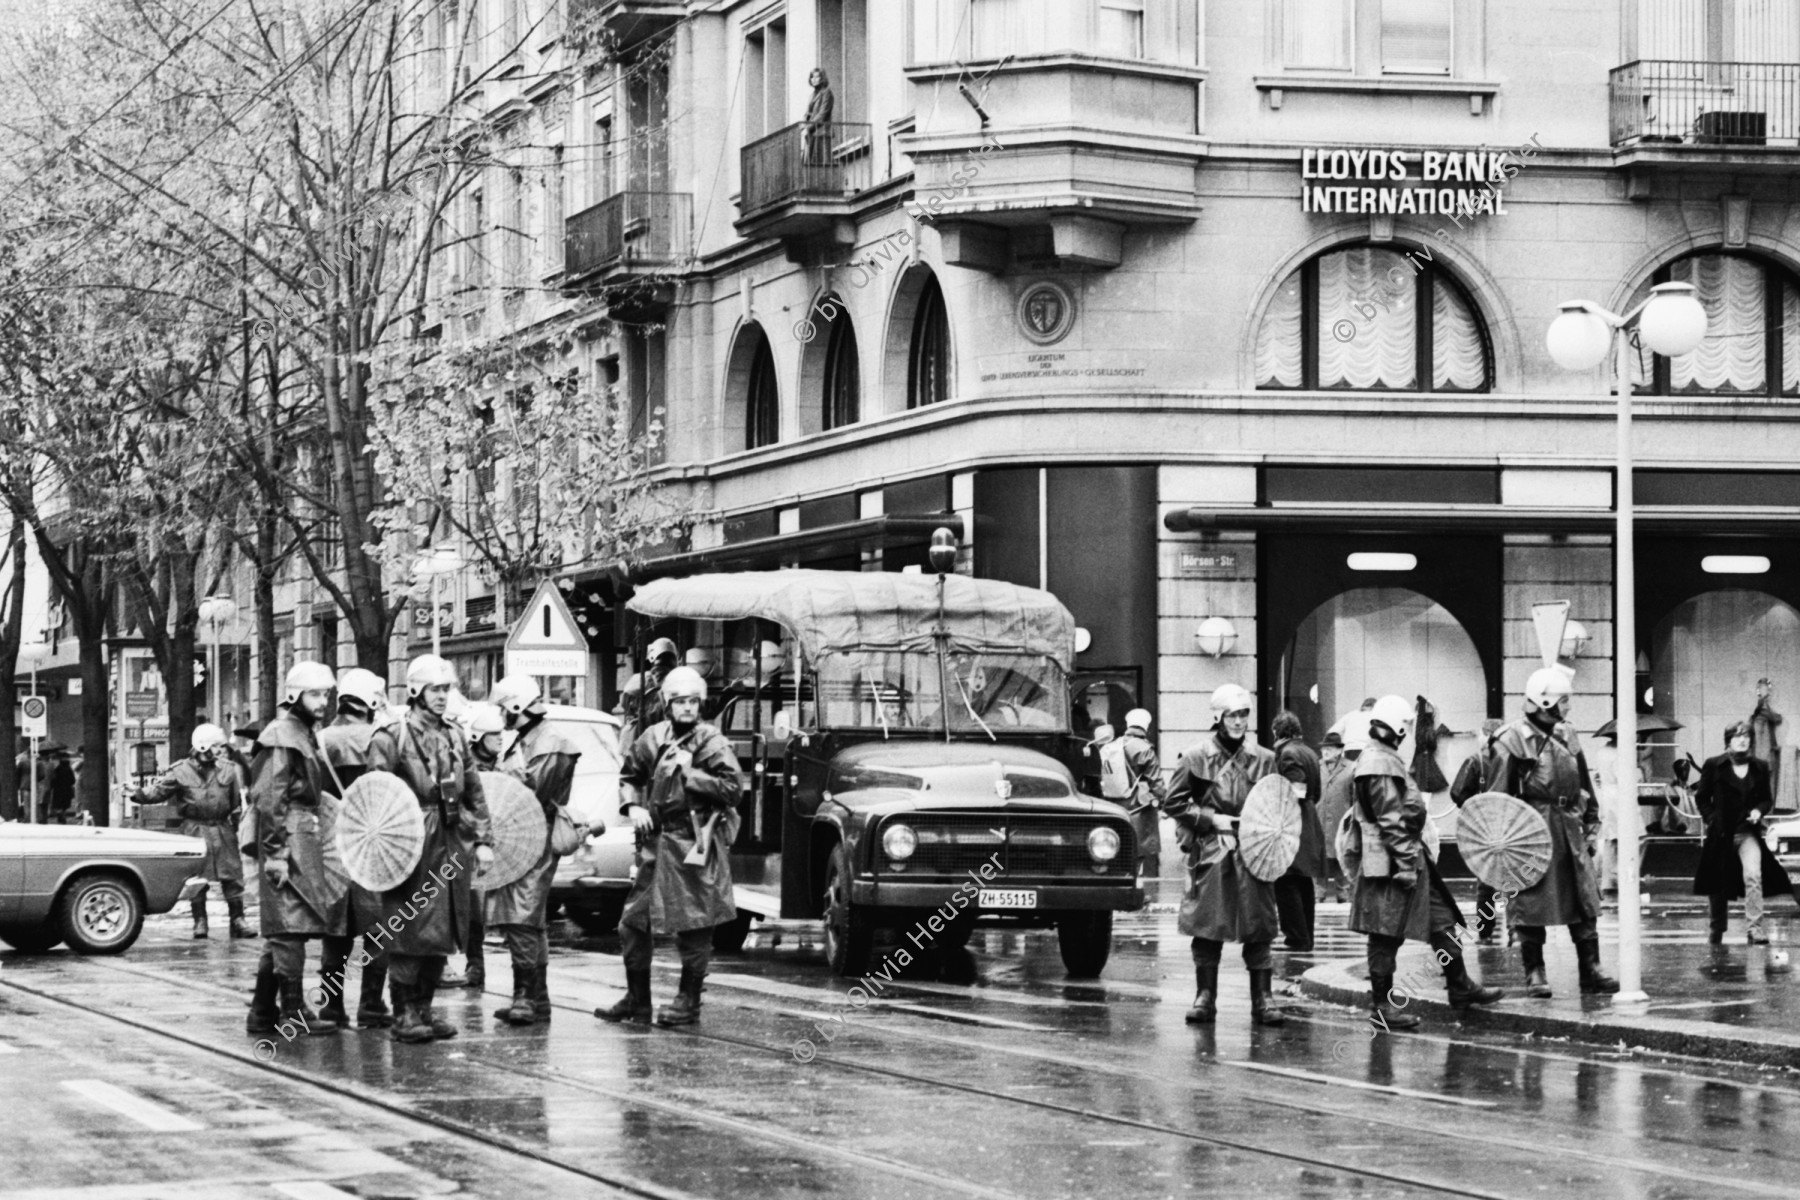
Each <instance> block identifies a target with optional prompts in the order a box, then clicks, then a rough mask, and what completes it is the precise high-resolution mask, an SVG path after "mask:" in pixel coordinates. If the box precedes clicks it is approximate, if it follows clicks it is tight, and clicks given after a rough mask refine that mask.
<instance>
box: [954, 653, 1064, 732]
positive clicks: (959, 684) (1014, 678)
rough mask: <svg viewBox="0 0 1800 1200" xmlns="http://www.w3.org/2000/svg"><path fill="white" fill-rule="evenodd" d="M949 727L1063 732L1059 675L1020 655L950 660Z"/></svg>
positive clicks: (1047, 665)
mask: <svg viewBox="0 0 1800 1200" xmlns="http://www.w3.org/2000/svg"><path fill="white" fill-rule="evenodd" d="M949 668H950V672H949V673H950V689H951V691H952V692H953V693H954V695H953V696H952V697H951V704H950V728H951V729H953V730H956V731H958V732H971V731H972V732H977V733H979V732H982V731H983V729H984V728H991V729H1002V728H1005V729H1019V728H1024V729H1066V728H1067V727H1068V723H1069V714H1068V701H1067V697H1066V689H1065V688H1064V686H1063V682H1062V671H1061V669H1060V668H1058V667H1057V666H1056V665H1055V664H1054V663H1051V662H1049V661H1047V660H1045V659H1042V658H1036V657H1033V656H1030V655H1024V654H960V653H953V654H951V655H950V659H949Z"/></svg>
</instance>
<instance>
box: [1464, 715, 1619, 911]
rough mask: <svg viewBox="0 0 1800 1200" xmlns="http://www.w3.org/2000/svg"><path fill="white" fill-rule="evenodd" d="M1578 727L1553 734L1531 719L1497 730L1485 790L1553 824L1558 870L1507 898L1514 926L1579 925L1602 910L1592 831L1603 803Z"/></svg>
mask: <svg viewBox="0 0 1800 1200" xmlns="http://www.w3.org/2000/svg"><path fill="white" fill-rule="evenodd" d="M1574 737H1575V735H1574V731H1573V730H1571V729H1569V728H1568V726H1566V725H1558V726H1557V728H1556V731H1555V733H1553V734H1552V733H1546V732H1544V731H1543V730H1542V729H1539V728H1538V727H1537V726H1536V725H1534V724H1532V723H1531V721H1529V720H1519V721H1514V722H1513V723H1512V724H1510V725H1507V726H1505V727H1504V728H1502V729H1501V730H1500V732H1499V733H1497V734H1495V735H1494V741H1493V751H1492V753H1490V754H1489V755H1488V763H1487V775H1486V778H1485V779H1484V781H1483V783H1484V786H1485V790H1487V791H1490V792H1504V793H1506V794H1507V795H1508V796H1516V797H1518V798H1519V799H1521V800H1523V801H1525V803H1527V804H1529V805H1531V807H1532V808H1534V809H1536V810H1537V811H1538V813H1539V814H1540V815H1541V816H1542V817H1543V818H1544V823H1545V824H1546V825H1548V826H1549V827H1550V869H1549V870H1547V871H1545V872H1544V877H1543V878H1542V879H1540V880H1539V881H1538V882H1537V883H1535V884H1533V885H1532V886H1531V887H1528V888H1526V889H1525V890H1524V891H1522V892H1520V893H1519V894H1518V895H1517V896H1514V897H1512V898H1511V899H1510V900H1509V901H1508V902H1507V912H1508V914H1509V918H1508V919H1509V920H1510V921H1511V922H1512V923H1513V924H1514V925H1575V924H1579V923H1582V922H1586V921H1593V920H1596V919H1598V918H1599V916H1600V883H1599V880H1598V879H1597V878H1596V877H1595V873H1594V862H1593V859H1592V858H1591V857H1590V856H1589V854H1588V852H1587V837H1588V834H1589V833H1590V831H1594V830H1597V829H1598V828H1599V825H1600V806H1599V804H1598V803H1597V802H1596V801H1595V799H1594V794H1593V791H1592V790H1591V789H1590V788H1589V786H1588V773H1587V762H1586V760H1585V759H1584V758H1583V757H1582V755H1581V751H1580V748H1579V747H1578V746H1575V745H1573V744H1572V743H1573V742H1574Z"/></svg>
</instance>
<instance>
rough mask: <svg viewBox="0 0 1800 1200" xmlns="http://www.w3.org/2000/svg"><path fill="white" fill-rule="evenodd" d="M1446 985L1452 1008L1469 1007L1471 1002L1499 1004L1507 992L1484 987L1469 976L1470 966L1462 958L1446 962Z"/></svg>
mask: <svg viewBox="0 0 1800 1200" xmlns="http://www.w3.org/2000/svg"><path fill="white" fill-rule="evenodd" d="M1444 986H1445V988H1446V989H1447V990H1448V991H1449V993H1450V1007H1451V1008H1468V1007H1469V1006H1470V1005H1471V1004H1498V1003H1500V1000H1501V998H1502V997H1504V996H1505V995H1506V993H1505V992H1503V991H1501V990H1500V989H1499V988H1491V987H1482V986H1481V985H1480V984H1479V983H1476V982H1475V981H1474V980H1473V979H1471V978H1469V968H1468V966H1467V965H1466V964H1465V963H1464V962H1463V960H1462V959H1460V958H1453V959H1451V960H1450V961H1449V962H1447V963H1445V964H1444Z"/></svg>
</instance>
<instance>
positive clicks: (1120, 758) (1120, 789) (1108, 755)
mask: <svg viewBox="0 0 1800 1200" xmlns="http://www.w3.org/2000/svg"><path fill="white" fill-rule="evenodd" d="M1140 784H1141V781H1140V780H1139V779H1138V778H1137V776H1135V775H1134V774H1132V770H1131V762H1130V760H1129V759H1127V758H1126V757H1125V739H1124V738H1114V739H1113V740H1112V741H1110V742H1108V743H1106V744H1105V745H1104V746H1102V747H1100V795H1101V796H1103V797H1105V798H1106V799H1108V800H1111V801H1113V802H1114V803H1116V804H1123V805H1124V806H1125V807H1126V808H1132V807H1134V802H1135V801H1137V799H1138V788H1139V786H1140Z"/></svg>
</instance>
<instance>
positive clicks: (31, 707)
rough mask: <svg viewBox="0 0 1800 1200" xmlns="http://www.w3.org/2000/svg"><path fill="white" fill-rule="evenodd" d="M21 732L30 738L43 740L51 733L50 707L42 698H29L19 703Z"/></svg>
mask: <svg viewBox="0 0 1800 1200" xmlns="http://www.w3.org/2000/svg"><path fill="white" fill-rule="evenodd" d="M19 732H20V733H22V734H24V735H25V736H26V737H28V738H42V737H45V736H47V735H48V734H49V732H50V706H49V705H48V704H45V703H44V698H43V697H42V696H27V697H25V699H23V700H21V701H19Z"/></svg>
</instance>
